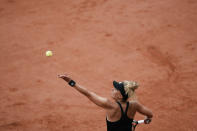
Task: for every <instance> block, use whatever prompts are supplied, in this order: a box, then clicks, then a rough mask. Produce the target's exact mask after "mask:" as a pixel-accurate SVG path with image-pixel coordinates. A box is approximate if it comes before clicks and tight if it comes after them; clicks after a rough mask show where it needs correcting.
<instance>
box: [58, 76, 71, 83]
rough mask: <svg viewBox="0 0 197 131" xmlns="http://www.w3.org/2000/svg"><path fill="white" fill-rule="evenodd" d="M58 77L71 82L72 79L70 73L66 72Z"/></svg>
mask: <svg viewBox="0 0 197 131" xmlns="http://www.w3.org/2000/svg"><path fill="white" fill-rule="evenodd" d="M58 77H59V78H62V79H63V80H65V81H66V82H70V81H71V80H72V79H71V78H70V77H69V76H68V75H66V74H64V75H58Z"/></svg>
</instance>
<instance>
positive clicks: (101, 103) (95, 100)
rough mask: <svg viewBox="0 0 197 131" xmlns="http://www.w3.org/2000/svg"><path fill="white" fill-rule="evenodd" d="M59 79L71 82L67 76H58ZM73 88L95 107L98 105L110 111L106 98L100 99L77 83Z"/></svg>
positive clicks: (110, 104)
mask: <svg viewBox="0 0 197 131" xmlns="http://www.w3.org/2000/svg"><path fill="white" fill-rule="evenodd" d="M59 78H62V79H63V80H65V81H66V82H68V83H69V82H70V81H71V80H72V79H71V78H70V77H68V76H67V75H59ZM73 88H75V89H76V90H77V91H79V92H80V93H81V94H83V95H85V96H86V97H87V98H88V99H90V100H91V101H92V102H93V103H95V104H96V105H98V106H100V107H102V108H104V109H111V108H112V103H111V101H109V100H108V99H107V98H104V97H101V96H99V95H97V94H96V93H94V92H91V91H89V90H88V89H86V88H85V87H83V86H81V85H79V84H78V83H75V84H74V86H73Z"/></svg>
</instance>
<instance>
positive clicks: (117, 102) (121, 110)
mask: <svg viewBox="0 0 197 131" xmlns="http://www.w3.org/2000/svg"><path fill="white" fill-rule="evenodd" d="M117 103H118V105H119V106H120V109H121V113H122V116H123V115H124V111H123V109H122V106H121V104H120V103H119V102H117Z"/></svg>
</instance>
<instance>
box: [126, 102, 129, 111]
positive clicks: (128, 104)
mask: <svg viewBox="0 0 197 131" xmlns="http://www.w3.org/2000/svg"><path fill="white" fill-rule="evenodd" d="M128 108H129V102H127V107H126V110H125V114H127V111H128Z"/></svg>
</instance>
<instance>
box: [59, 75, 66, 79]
mask: <svg viewBox="0 0 197 131" xmlns="http://www.w3.org/2000/svg"><path fill="white" fill-rule="evenodd" d="M58 77H59V78H65V77H68V75H58Z"/></svg>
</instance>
